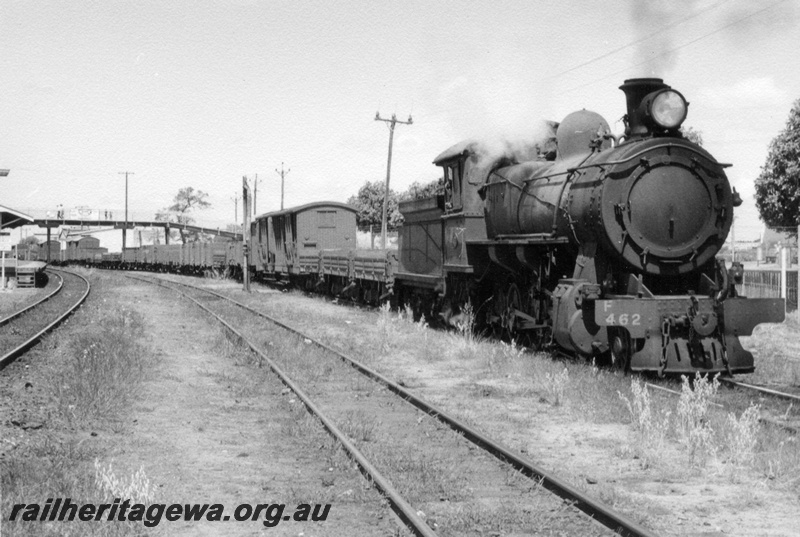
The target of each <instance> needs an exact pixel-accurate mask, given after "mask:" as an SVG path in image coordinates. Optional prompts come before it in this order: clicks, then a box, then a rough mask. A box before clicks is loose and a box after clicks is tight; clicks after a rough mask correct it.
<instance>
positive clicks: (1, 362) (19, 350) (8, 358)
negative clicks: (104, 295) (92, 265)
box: [0, 269, 92, 369]
mask: <svg viewBox="0 0 800 537" xmlns="http://www.w3.org/2000/svg"><path fill="white" fill-rule="evenodd" d="M51 270H56V269H51ZM58 270H61V272H64V273H65V274H70V275H72V276H76V277H78V278H80V279H81V280H83V281H84V283H86V291H85V292H84V293H83V295H81V297H80V298H79V299H78V300H77V301H76V302H75V304H73V305H72V306H71V307H70V308H69V309H68V310H67V311H66V312H64V313H62V314H61V315H60V316H59V317H58V318H57V319H56V320H55V321H53V322H51V323H50V324H48V325H47V326H45V327H44V328H42V329H41V330H39V331H38V332H37V333H36V334H34V335H33V336H32V337H30V338H29V339H27V340H26V341H24V342H23V343H22V344H20V345H19V346H17V347H16V348H15V349H12V350H11V351H10V352H7V353H6V354H5V355H3V356H2V357H0V369H3V368H4V367H6V366H7V365H8V364H10V363H11V362H13V361H14V360H16V359H17V358H19V357H20V356H21V355H22V354H24V353H25V352H27V351H28V350H29V349H30V348H31V347H33V346H34V345H36V343H38V342H39V340H40V339H42V337H44V335H45V334H47V333H48V332H50V331H51V330H54V329H55V328H56V327H58V325H60V324H61V323H62V322H64V321H65V320H66V319H67V317H69V316H70V315H72V314H73V313H74V312H75V310H76V309H78V307H79V306H80V305H81V304H83V302H84V301H85V300H86V297H88V296H89V292H90V291H91V290H92V285H91V284H90V283H89V280H87V279H86V278H84V277H83V276H81V275H80V274H76V273H74V272H70V271H67V270H63V269H58ZM62 281H63V279H62Z"/></svg>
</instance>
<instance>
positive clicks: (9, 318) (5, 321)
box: [0, 269, 64, 326]
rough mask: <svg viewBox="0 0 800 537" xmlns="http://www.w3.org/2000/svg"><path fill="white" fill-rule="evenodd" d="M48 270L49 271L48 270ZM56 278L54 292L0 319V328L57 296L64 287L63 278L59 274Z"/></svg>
mask: <svg viewBox="0 0 800 537" xmlns="http://www.w3.org/2000/svg"><path fill="white" fill-rule="evenodd" d="M48 270H49V269H48ZM54 274H55V273H54ZM56 276H58V279H59V280H60V281H59V282H58V286H57V287H56V288H55V289H54V290H53V291H52V292H51V293H49V294H48V295H46V296H45V297H43V298H40V299H39V300H37V301H36V302H34V303H33V304H30V305H29V306H27V307H25V308H22V309H21V310H19V311H17V312H14V313H12V314H11V315H9V316H7V317H3V318H2V319H0V326H3V325H4V324H8V323H10V322H11V321H12V320H14V319H16V318H17V317H19V316H21V315H22V314H23V313H25V312H26V311H29V310H32V309H33V308H35V307H36V306H38V305H39V304H41V303H43V302H46V301H47V300H49V299H50V298H51V297H53V296H55V295H57V294H58V293H59V291H61V288H62V287H63V286H64V278H63V277H62V276H61V275H60V274H56Z"/></svg>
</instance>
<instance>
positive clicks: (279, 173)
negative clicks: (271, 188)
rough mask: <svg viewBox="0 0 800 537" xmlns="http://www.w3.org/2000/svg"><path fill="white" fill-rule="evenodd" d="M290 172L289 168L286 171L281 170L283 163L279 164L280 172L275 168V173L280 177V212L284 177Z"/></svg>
mask: <svg viewBox="0 0 800 537" xmlns="http://www.w3.org/2000/svg"><path fill="white" fill-rule="evenodd" d="M290 171H292V169H291V168H289V169H288V170H285V171H284V169H283V162H281V170H280V171H278V168H275V173H277V174H278V175H280V176H281V211H282V210H283V181H284V179H286V176H287V175H289V172H290Z"/></svg>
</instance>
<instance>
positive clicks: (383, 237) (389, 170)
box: [375, 112, 414, 249]
mask: <svg viewBox="0 0 800 537" xmlns="http://www.w3.org/2000/svg"><path fill="white" fill-rule="evenodd" d="M375 121H383V122H385V123H388V124H389V125H388V127H389V159H388V160H387V162H386V187H385V188H384V190H383V217H382V218H381V248H384V249H385V248H386V213H387V211H388V206H389V177H390V176H391V173H392V142H393V141H394V127H395V125H396V124H398V123H400V124H401V125H411V124H413V123H414V120H412V119H411V116H410V115H409V116H408V121H399V120H398V119H397V116H395V115H394V114H392V119H383V118H382V117H381V113H380V112H375Z"/></svg>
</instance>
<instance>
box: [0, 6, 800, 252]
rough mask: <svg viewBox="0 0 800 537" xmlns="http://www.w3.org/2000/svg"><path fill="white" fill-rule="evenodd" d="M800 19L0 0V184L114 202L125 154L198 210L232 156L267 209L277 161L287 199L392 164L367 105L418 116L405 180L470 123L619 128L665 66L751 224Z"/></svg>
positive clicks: (481, 130)
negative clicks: (642, 88) (638, 88)
mask: <svg viewBox="0 0 800 537" xmlns="http://www.w3.org/2000/svg"><path fill="white" fill-rule="evenodd" d="M799 18H800V2H798V0H783V1H779V0H759V1H755V0H695V1H679V0H666V1H663V2H661V1H647V2H644V1H641V0H605V1H595V2H589V1H577V0H572V1H569V0H562V1H559V2H551V1H543V0H542V1H531V0H518V1H517V0H508V1H497V0H491V1H490V0H476V1H461V2H456V1H436V0H419V1H413V0H412V1H409V0H403V1H394V2H388V1H366V0H365V1H362V2H356V1H349V2H332V1H318V2H310V1H303V0H291V1H289V0H287V1H277V0H276V1H262V2H257V1H247V0H229V1H218V2H211V1H199V2H188V1H184V2H178V1H176V2H164V1H161V0H159V1H152V2H148V1H129V2H128V1H125V2H123V1H114V0H104V1H88V0H79V1H72V0H69V1H66V0H65V1H61V2H57V1H15V0H2V2H0V95H2V104H0V130H1V132H2V136H0V168H10V169H11V174H10V175H9V176H8V177H6V178H0V204H2V205H6V206H10V207H13V208H15V209H18V210H22V211H26V210H45V209H53V210H55V207H56V206H57V205H58V204H63V205H64V206H65V207H66V208H71V207H74V206H79V205H84V206H90V207H93V208H97V209H100V210H106V209H108V210H112V211H120V214H121V211H122V210H123V207H124V199H125V189H124V183H125V179H124V176H121V175H119V172H121V171H126V170H127V171H131V172H134V174H135V175H132V176H131V177H130V191H129V210H130V212H131V214H132V215H133V216H135V217H139V218H152V216H153V215H154V213H155V211H156V210H158V209H160V208H163V207H166V206H168V205H169V204H170V203H171V201H172V197H173V196H174V195H175V193H176V192H177V191H178V189H179V188H182V187H186V186H192V187H194V188H196V189H200V190H203V191H205V192H207V193H208V194H209V200H210V201H211V203H212V204H213V207H212V208H211V209H209V210H206V211H202V212H200V213H198V214H197V215H196V218H197V221H198V223H199V224H201V225H208V226H224V225H225V224H227V223H231V222H232V221H233V219H234V202H233V200H232V198H233V197H234V196H236V195H237V194H238V195H239V196H241V183H242V181H241V178H242V175H245V174H247V175H249V176H251V177H252V176H254V175H255V174H256V173H258V177H259V178H263V181H262V182H261V184H260V186H259V195H258V212H259V213H263V212H266V211H268V210H274V209H276V208H278V207H279V205H280V177H279V176H278V174H277V173H276V171H275V169H276V168H280V167H281V162H284V163H285V167H286V168H290V169H291V172H290V173H289V174H288V175H287V176H286V202H285V203H286V206H292V205H297V204H301V203H305V202H309V201H315V200H325V199H330V200H337V201H345V200H346V199H347V198H348V197H349V196H351V195H353V194H355V193H356V192H357V190H358V188H359V187H360V186H361V185H362V184H363V183H364V182H365V181H367V180H370V181H375V180H383V179H384V178H385V175H386V152H387V145H388V138H389V136H388V129H387V128H386V125H385V124H384V123H382V122H376V121H375V120H374V117H375V112H376V111H380V113H381V115H382V116H383V117H390V116H391V114H393V113H396V114H397V116H398V118H399V119H403V120H406V119H407V118H408V115H409V114H411V115H412V116H413V119H414V124H413V125H410V126H406V125H399V126H398V127H397V129H396V131H395V144H394V154H393V162H392V188H394V189H395V190H398V191H401V190H404V189H406V188H407V187H408V186H409V185H410V184H411V183H412V182H414V181H421V182H427V181H431V180H433V179H436V178H437V177H438V176H439V170H438V168H436V167H434V166H433V165H432V164H431V161H432V160H433V158H434V157H435V156H436V155H437V154H439V153H440V152H441V151H442V150H444V149H446V148H447V147H449V146H450V145H452V144H454V143H456V142H458V141H460V140H461V139H463V138H466V137H472V136H479V137H486V136H491V135H503V136H507V137H525V136H530V135H531V133H532V132H533V130H534V127H533V126H534V125H535V124H536V122H537V121H538V120H540V119H552V120H556V121H560V120H561V119H563V117H564V116H565V115H566V114H568V113H569V112H572V111H574V110H578V109H581V108H587V109H590V110H594V111H596V112H599V113H600V114H602V115H603V116H604V117H605V118H606V120H607V121H608V122H609V123H610V124H611V126H612V129H613V130H615V131H616V132H617V133H619V132H620V131H621V130H622V124H621V122H619V121H618V120H619V118H620V117H621V116H622V115H623V114H624V113H625V99H624V94H623V93H622V92H621V91H620V90H619V89H618V87H619V86H620V85H621V84H622V82H623V81H624V80H625V79H626V78H633V77H640V76H656V77H660V78H663V79H664V80H665V82H666V83H667V84H670V85H671V86H672V87H673V88H675V89H677V90H679V91H681V92H682V93H683V94H684V95H685V96H686V98H687V99H688V100H689V101H690V102H691V106H690V108H689V117H688V118H687V121H686V123H685V124H686V125H688V126H691V127H693V128H695V129H697V130H699V131H701V132H702V135H703V138H704V142H705V144H704V145H705V148H706V149H708V150H709V151H710V152H711V153H712V154H713V155H714V156H715V157H716V158H717V159H718V160H719V161H721V162H730V163H732V164H733V167H732V168H730V169H729V170H728V174H729V177H730V179H731V182H732V183H733V185H734V186H735V187H736V188H737V189H738V190H739V191H740V192H741V193H742V195H743V198H744V199H745V204H744V205H743V206H742V207H741V208H740V209H739V211H738V213H737V220H736V233H737V237H736V238H737V240H744V239H748V238H756V237H757V236H758V233H759V231H760V228H761V224H760V222H759V221H758V216H757V211H756V209H755V205H754V202H753V199H752V196H753V192H754V190H753V181H754V179H755V178H756V177H757V176H758V174H759V171H760V167H761V166H762V165H763V164H764V162H765V159H766V155H767V148H768V144H769V142H770V140H771V139H772V138H773V137H775V136H776V135H777V134H778V132H779V131H780V130H781V129H782V128H783V127H784V125H785V122H786V119H787V117H788V114H789V110H790V109H791V105H792V102H793V101H794V100H796V99H797V98H800V69H798V47H799V46H800V30H799V29H798V20H799ZM637 41H638V42H637ZM239 215H240V216H241V211H239ZM107 235H109V234H103V236H101V240H103V243H104V245H106V236H107ZM114 235H115V236H116V235H118V232H115V233H114ZM129 240H130V239H129Z"/></svg>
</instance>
